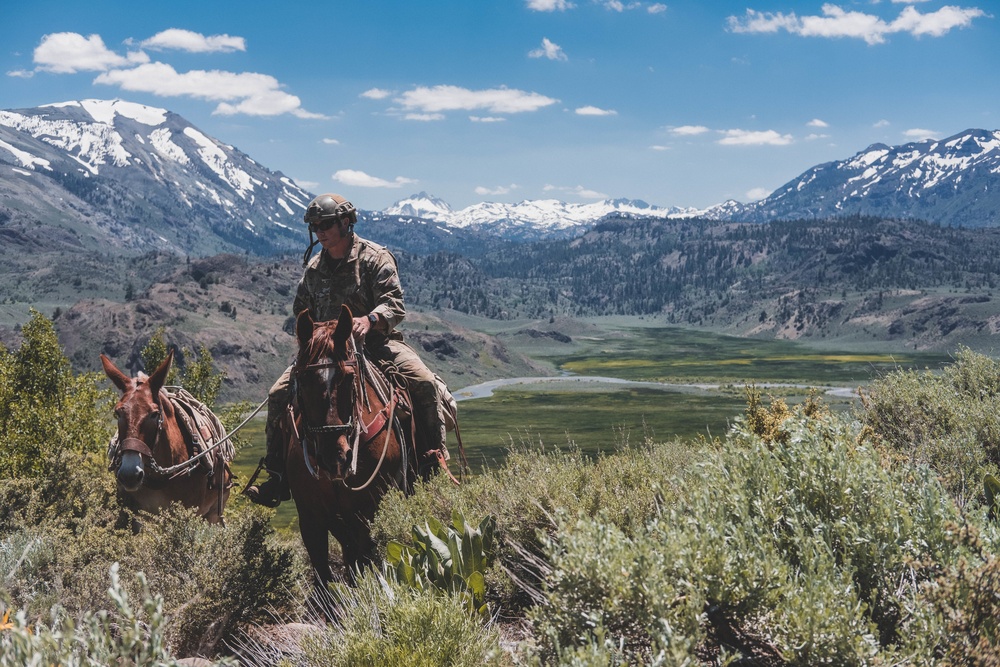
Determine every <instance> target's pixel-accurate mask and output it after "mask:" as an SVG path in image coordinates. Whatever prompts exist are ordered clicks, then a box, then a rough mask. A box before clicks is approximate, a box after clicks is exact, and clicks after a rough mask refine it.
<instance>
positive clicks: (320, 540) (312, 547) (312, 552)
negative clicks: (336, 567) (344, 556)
mask: <svg viewBox="0 0 1000 667" xmlns="http://www.w3.org/2000/svg"><path fill="white" fill-rule="evenodd" d="M299 532H300V533H301V534H302V544H303V545H305V548H306V553H307V554H309V563H310V564H311V565H312V566H313V570H315V572H316V577H317V578H318V580H319V582H318V583H319V584H320V585H321V586H322V587H323V588H326V585H327V584H328V583H330V582H331V581H332V580H333V571H332V570H331V569H330V533H329V532H328V531H327V527H326V525H325V524H324V523H323V522H322V521H319V520H318V519H316V518H315V517H312V516H309V515H306V514H304V513H303V512H299Z"/></svg>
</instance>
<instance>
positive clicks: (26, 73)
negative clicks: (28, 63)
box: [7, 69, 35, 79]
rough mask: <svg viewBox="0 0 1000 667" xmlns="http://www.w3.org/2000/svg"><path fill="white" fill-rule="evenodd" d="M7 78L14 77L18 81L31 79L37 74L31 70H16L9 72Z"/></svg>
mask: <svg viewBox="0 0 1000 667" xmlns="http://www.w3.org/2000/svg"><path fill="white" fill-rule="evenodd" d="M7 76H13V77H16V78H18V79H30V78H31V77H33V76H35V73H34V72H33V71H31V70H30V69H14V70H11V71H9V72H7Z"/></svg>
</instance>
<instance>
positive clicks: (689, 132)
mask: <svg viewBox="0 0 1000 667" xmlns="http://www.w3.org/2000/svg"><path fill="white" fill-rule="evenodd" d="M669 129H670V133H671V134H675V135H677V136H679V137H693V136H695V135H698V134H705V133H706V132H708V131H709V130H708V128H707V127H705V126H704V125H681V126H680V127H671V128H669Z"/></svg>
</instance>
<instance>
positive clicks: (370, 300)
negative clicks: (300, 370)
mask: <svg viewBox="0 0 1000 667" xmlns="http://www.w3.org/2000/svg"><path fill="white" fill-rule="evenodd" d="M304 220H305V222H306V224H308V225H309V240H310V244H309V248H308V249H307V250H306V253H305V256H304V257H303V265H304V266H305V271H304V273H303V275H302V279H301V280H300V281H299V286H298V291H297V292H296V294H295V301H294V302H293V306H292V310H293V311H294V313H295V314H296V315H298V314H299V313H300V312H302V311H303V310H308V311H309V314H310V315H311V316H312V318H313V319H314V320H316V321H318V322H320V321H327V320H333V319H336V318H337V317H338V316H339V314H340V307H341V305H342V304H346V305H347V306H348V307H349V308H350V309H351V312H352V313H354V314H355V315H356V317H354V321H353V332H354V335H355V337H357V338H358V339H361V340H363V341H364V348H365V352H366V353H367V355H368V357H369V358H370V359H373V360H374V361H375V362H376V363H378V364H379V365H381V366H389V365H391V366H394V367H395V368H396V369H397V370H398V372H399V374H400V375H402V376H403V377H404V378H405V379H406V384H407V387H408V388H409V392H410V396H411V399H412V401H413V419H414V421H415V424H416V439H417V442H416V449H417V454H418V456H419V459H420V464H421V467H422V469H423V472H428V471H429V470H431V469H433V468H434V467H436V466H437V465H438V461H439V460H447V459H448V450H447V448H446V446H445V441H446V438H445V424H444V419H443V416H442V412H441V410H440V409H439V403H440V396H439V392H438V388H437V383H436V380H435V377H434V374H433V373H432V372H431V371H430V370H429V369H428V368H427V366H426V365H424V362H423V361H421V359H420V357H419V356H417V354H416V352H414V351H413V350H412V349H411V348H410V347H409V346H407V345H406V344H405V343H404V342H403V336H402V334H401V333H400V332H399V331H397V330H396V326H397V325H398V324H399V323H400V322H402V321H403V318H404V317H405V315H406V310H405V308H404V306H403V289H402V287H401V286H400V282H399V273H398V271H397V268H396V259H395V257H393V256H392V253H390V252H389V250H387V249H386V248H384V247H382V246H380V245H377V244H375V243H372V242H371V241H368V240H366V239H363V238H361V237H360V236H357V235H356V234H355V233H354V225H355V223H356V222H357V220H358V214H357V210H356V209H355V208H354V205H353V204H351V202H349V201H347V200H346V199H344V198H343V197H341V196H340V195H336V194H324V195H320V196H318V197H316V198H315V199H313V200H312V201H311V202H310V203H309V207H308V208H307V209H306V214H305V217H304ZM313 233H315V234H316V240H313V238H312V235H313ZM317 242H318V243H319V244H320V246H322V250H321V251H320V252H319V253H318V254H316V255H314V256H313V257H312V258H311V259H310V258H309V255H310V253H311V252H312V249H313V247H314V246H315V245H316V243H317ZM290 372H291V367H289V368H288V369H286V370H285V372H284V373H283V374H282V375H281V377H280V378H278V380H277V382H275V383H274V386H272V387H271V390H270V392H269V393H268V404H267V426H266V428H265V433H266V436H267V455H266V456H265V458H264V465H265V466H266V468H267V471H268V473H269V475H270V478H269V479H268V480H267V481H266V482H264V483H263V484H261V485H260V486H259V487H258V486H251V487H249V488H247V489H246V492H245V493H246V494H247V495H248V496H249V497H250V499H251V500H252V501H253V502H255V503H258V504H260V505H266V506H268V507H277V506H278V504H280V503H281V501H283V500H289V499H290V498H291V495H290V492H289V488H288V481H287V480H286V479H285V475H284V472H285V460H284V450H285V447H284V444H285V443H284V442H282V438H283V434H282V428H281V421H282V418H283V416H284V414H285V412H286V411H287V409H288V405H289V403H290V401H291V388H290V380H289V378H290Z"/></svg>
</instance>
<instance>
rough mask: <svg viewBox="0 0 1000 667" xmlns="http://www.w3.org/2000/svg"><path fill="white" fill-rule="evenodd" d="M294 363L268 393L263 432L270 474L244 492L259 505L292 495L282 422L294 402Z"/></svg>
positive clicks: (269, 505)
mask: <svg viewBox="0 0 1000 667" xmlns="http://www.w3.org/2000/svg"><path fill="white" fill-rule="evenodd" d="M291 371H292V369H291V367H290V366H289V367H288V368H286V369H285V372H284V373H282V374H281V377H279V378H278V379H277V381H276V382H275V383H274V385H273V386H272V387H271V390H270V391H269V392H268V393H267V424H266V425H265V427H264V434H265V437H266V438H267V453H266V454H265V455H264V467H265V469H266V470H267V473H268V475H269V477H268V480H267V481H266V482H264V483H263V484H260V485H259V486H258V485H254V486H250V487H247V489H246V491H245V492H244V493H246V494H247V496H249V498H250V500H252V501H253V502H255V503H257V504H258V505H264V506H266V507H277V506H278V505H280V504H281V501H283V500H289V499H291V497H292V494H291V492H290V491H289V489H288V479H287V478H286V477H285V443H284V433H283V430H282V428H281V423H282V421H283V420H284V418H285V414H286V412H287V411H288V405H289V403H290V402H291V396H292V392H291V380H290V378H291Z"/></svg>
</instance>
